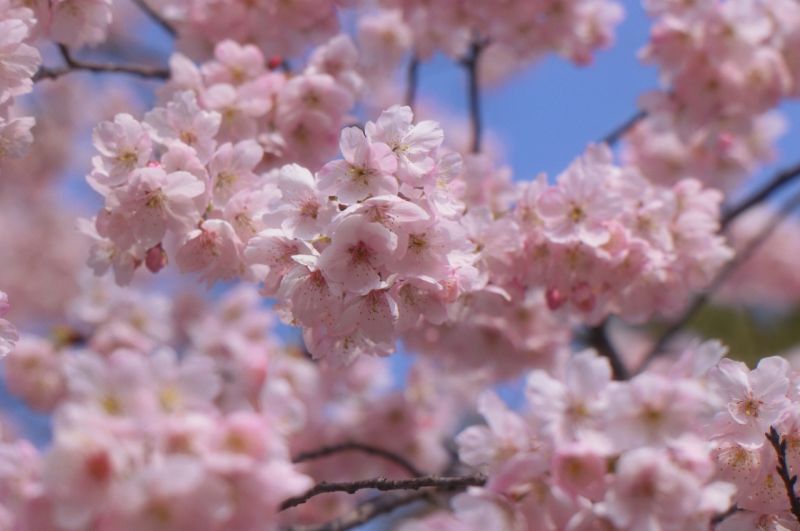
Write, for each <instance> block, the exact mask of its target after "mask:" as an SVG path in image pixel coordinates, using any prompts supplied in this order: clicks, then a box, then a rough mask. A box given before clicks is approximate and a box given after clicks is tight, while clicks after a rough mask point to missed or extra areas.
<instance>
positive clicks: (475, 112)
mask: <svg viewBox="0 0 800 531" xmlns="http://www.w3.org/2000/svg"><path fill="white" fill-rule="evenodd" d="M488 44H489V43H488V42H487V41H484V40H481V39H478V38H475V39H473V41H472V43H471V44H470V47H469V53H468V54H467V56H466V57H464V58H463V59H462V60H461V65H462V66H463V67H464V69H465V70H466V73H467V105H468V108H469V120H470V128H471V131H472V137H471V144H470V146H471V147H470V151H471V152H472V153H480V152H481V147H482V144H483V112H482V110H481V87H480V79H479V77H480V76H479V67H480V59H481V55H482V53H483V51H484V50H485V49H486V46H488Z"/></svg>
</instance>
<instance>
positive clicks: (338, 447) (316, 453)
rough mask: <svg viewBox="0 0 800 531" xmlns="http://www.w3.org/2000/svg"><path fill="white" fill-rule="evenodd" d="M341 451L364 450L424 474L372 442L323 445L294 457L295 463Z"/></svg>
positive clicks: (402, 458)
mask: <svg viewBox="0 0 800 531" xmlns="http://www.w3.org/2000/svg"><path fill="white" fill-rule="evenodd" d="M341 452H362V453H365V454H369V455H374V456H376V457H380V458H382V459H385V460H387V461H390V462H392V463H394V464H395V465H397V466H399V467H401V468H403V469H404V470H406V471H407V472H408V473H409V474H411V475H412V476H414V477H419V476H422V475H423V474H422V472H420V471H419V469H417V467H415V466H414V465H413V464H411V462H410V461H409V460H408V459H406V458H404V457H403V456H401V455H398V454H396V453H394V452H392V451H390V450H386V449H385V448H380V447H377V446H372V445H370V444H364V443H358V442H352V441H349V442H343V443H340V444H332V445H329V446H322V447H321V448H318V449H316V450H311V451H308V452H302V453H300V454H298V455H296V456H295V457H294V459H292V462H294V463H303V462H305V461H311V460H313V459H319V458H322V457H328V456H330V455H334V454H338V453H341Z"/></svg>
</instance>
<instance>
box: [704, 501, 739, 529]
mask: <svg viewBox="0 0 800 531" xmlns="http://www.w3.org/2000/svg"><path fill="white" fill-rule="evenodd" d="M739 511H741V509H740V508H739V506H738V505H736V504H735V503H734V504H733V505H731V506H730V508H728V510H727V511H725V512H724V513H719V514H717V515H714V517H713V518H712V519H711V527H712V528H716V527H717V526H718V525H719V524H721V523H722V522H724V521H725V520H727V519H728V518H730V517H731V516H733V515H734V514H736V513H738V512H739Z"/></svg>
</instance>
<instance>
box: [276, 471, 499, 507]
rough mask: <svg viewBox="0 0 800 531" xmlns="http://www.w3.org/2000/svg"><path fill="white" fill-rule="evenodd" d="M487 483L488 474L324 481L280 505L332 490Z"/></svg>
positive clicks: (295, 503) (456, 487) (457, 486)
mask: <svg viewBox="0 0 800 531" xmlns="http://www.w3.org/2000/svg"><path fill="white" fill-rule="evenodd" d="M484 483H486V476H483V475H474V476H456V477H441V476H422V477H418V478H413V479H386V478H373V479H362V480H357V481H345V482H328V481H322V482H320V483H318V484H316V485H315V486H313V487H312V488H310V489H309V490H308V491H306V492H305V493H304V494H301V495H299V496H295V497H293V498H289V499H287V500H284V501H283V503H281V505H280V509H281V510H285V509H289V508H290V507H296V506H298V505H302V504H304V503H306V502H307V501H308V500H310V499H311V498H313V497H315V496H318V495H320V494H326V493H330V492H346V493H348V494H355V493H356V492H358V491H359V490H364V489H375V490H384V491H389V490H418V489H423V488H426V487H433V488H435V489H436V490H445V491H447V490H449V491H452V490H459V489H463V488H465V487H469V486H472V485H475V486H480V485H483V484H484Z"/></svg>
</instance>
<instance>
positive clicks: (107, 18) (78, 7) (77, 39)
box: [30, 0, 112, 48]
mask: <svg viewBox="0 0 800 531" xmlns="http://www.w3.org/2000/svg"><path fill="white" fill-rule="evenodd" d="M30 4H33V6H32V9H33V10H34V11H35V13H36V20H37V21H38V23H37V26H36V30H35V32H36V35H37V36H39V37H44V38H47V39H50V40H52V41H55V42H57V43H60V44H64V45H66V46H69V47H72V48H80V47H82V46H92V45H96V44H100V43H101V42H104V41H105V40H106V38H107V36H108V30H109V26H110V24H111V19H112V0H54V1H49V2H42V1H36V2H30Z"/></svg>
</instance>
